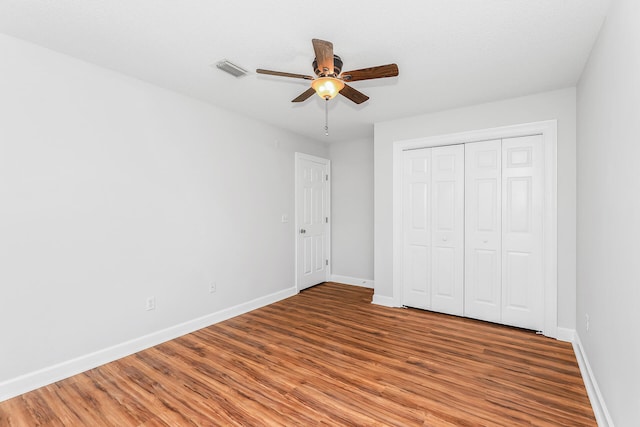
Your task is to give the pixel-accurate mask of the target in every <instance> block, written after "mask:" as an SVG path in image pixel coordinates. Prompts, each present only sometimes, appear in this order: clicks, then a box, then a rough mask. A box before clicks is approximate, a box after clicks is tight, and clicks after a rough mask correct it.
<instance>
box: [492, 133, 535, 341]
mask: <svg viewBox="0 0 640 427" xmlns="http://www.w3.org/2000/svg"><path fill="white" fill-rule="evenodd" d="M543 166H544V159H543V151H542V136H540V135H535V136H526V137H518V138H508V139H504V140H503V141H502V193H503V198H502V212H503V226H502V244H503V250H502V263H503V265H502V277H503V283H502V322H503V323H505V324H508V325H513V326H519V327H522V328H527V329H534V330H542V329H543V326H544V313H543V307H544V293H543V290H544V282H543V280H544V279H543V278H544V274H543V259H542V215H543V200H544V199H543V185H544V182H543V179H544V178H543V176H544V175H543Z"/></svg>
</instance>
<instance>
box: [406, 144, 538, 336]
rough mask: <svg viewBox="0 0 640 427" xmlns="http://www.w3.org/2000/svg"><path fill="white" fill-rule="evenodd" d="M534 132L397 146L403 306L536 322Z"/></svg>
mask: <svg viewBox="0 0 640 427" xmlns="http://www.w3.org/2000/svg"><path fill="white" fill-rule="evenodd" d="M542 148H543V147H542V135H533V136H522V137H512V138H503V139H496V140H489V141H482V142H472V143H465V144H458V145H447V146H441V147H432V148H419V149H413V150H405V151H403V153H402V276H401V279H402V304H403V305H405V306H410V307H416V308H423V309H428V310H432V311H438V312H442V313H448V314H454V315H459V316H466V317H472V318H476V319H481V320H487V321H491V322H497V323H503V324H507V325H513V326H518V327H523V328H528V329H534V330H542V329H543V326H544V265H543V202H544V193H543V192H544V156H543V150H542Z"/></svg>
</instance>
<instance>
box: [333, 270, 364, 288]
mask: <svg viewBox="0 0 640 427" xmlns="http://www.w3.org/2000/svg"><path fill="white" fill-rule="evenodd" d="M331 281H332V282H338V283H344V284H345V285H353V286H361V287H363V288H369V289H373V287H374V282H373V280H371V279H359V278H357V277H349V276H340V275H338V274H332V275H331Z"/></svg>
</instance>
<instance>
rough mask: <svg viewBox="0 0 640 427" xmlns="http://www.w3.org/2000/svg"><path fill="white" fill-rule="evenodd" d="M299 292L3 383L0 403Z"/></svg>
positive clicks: (265, 299) (278, 295)
mask: <svg viewBox="0 0 640 427" xmlns="http://www.w3.org/2000/svg"><path fill="white" fill-rule="evenodd" d="M296 293H297V290H296V288H295V287H293V288H289V289H284V290H282V291H278V292H275V293H273V294H269V295H266V296H263V297H260V298H256V299H254V300H251V301H248V302H245V303H242V304H238V305H236V306H233V307H229V308H226V309H224V310H220V311H217V312H215V313H211V314H207V315H206V316H202V317H199V318H197V319H193V320H189V321H187V322H184V323H181V324H178V325H175V326H171V327H169V328H166V329H163V330H161V331H157V332H154V333H151V334H148V335H145V336H142V337H139V338H136V339H133V340H130V341H126V342H123V343H121V344H117V345H115V346H112V347H109V348H105V349H103V350H99V351H97V352H95V353H90V354H87V355H84V356H80V357H78V358H75V359H72V360H68V361H65V362H62V363H59V364H57V365H53V366H50V367H47V368H44V369H40V370H38V371H35V372H30V373H28V374H25V375H22V376H19V377H17V378H13V379H10V380H8V381H4V382H2V383H0V402H2V401H4V400H7V399H10V398H12V397H15V396H19V395H21V394H23V393H26V392H29V391H32V390H35V389H37V388H40V387H43V386H46V385H49V384H52V383H54V382H56V381H60V380H63V379H65V378H69V377H71V376H73V375H77V374H79V373H82V372H85V371H88V370H89V369H93V368H96V367H98V366H100V365H104V364H105V363H109V362H113V361H114V360H118V359H121V358H123V357H126V356H129V355H131V354H133V353H137V352H139V351H142V350H145V349H147V348H150V347H153V346H155V345H158V344H162V343H163V342H166V341H169V340H172V339H175V338H178V337H180V336H182V335H185V334H188V333H191V332H194V331H197V330H198V329H202V328H205V327H207V326H211V325H213V324H215V323H218V322H222V321H223V320H227V319H230V318H232V317H235V316H238V315H241V314H244V313H247V312H249V311H252V310H255V309H257V308H260V307H264V306H266V305H269V304H272V303H274V302H277V301H280V300H283V299H285V298H289V297H291V296H293V295H295V294H296Z"/></svg>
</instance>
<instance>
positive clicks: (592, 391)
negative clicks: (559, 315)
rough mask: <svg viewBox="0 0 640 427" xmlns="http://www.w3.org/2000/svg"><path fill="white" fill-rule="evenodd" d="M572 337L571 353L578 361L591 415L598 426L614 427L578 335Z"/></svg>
mask: <svg viewBox="0 0 640 427" xmlns="http://www.w3.org/2000/svg"><path fill="white" fill-rule="evenodd" d="M574 337H575V338H574V340H573V351H574V352H575V353H576V359H577V360H578V366H579V367H580V373H581V374H582V379H583V381H584V385H585V387H586V389H587V394H588V395H589V400H590V401H591V407H592V408H593V413H594V415H595V416H596V421H597V422H598V426H599V427H614V426H613V420H612V419H611V415H610V414H609V410H608V409H607V405H606V404H605V402H604V398H603V397H602V393H601V392H600V388H599V387H598V382H597V381H596V377H595V376H594V375H593V371H592V370H591V365H589V359H587V354H586V353H585V351H584V347H582V341H580V335H578V333H577V332H576V333H575V334H574Z"/></svg>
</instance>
